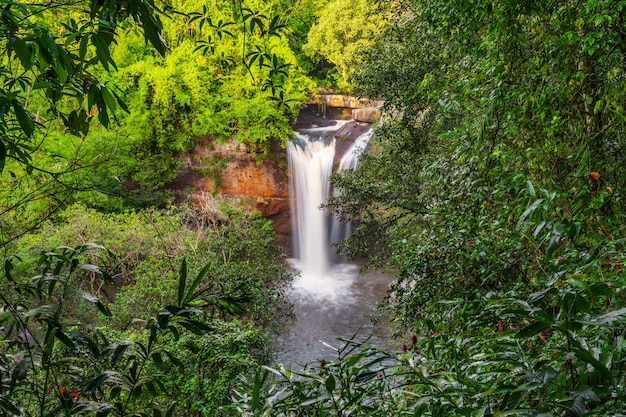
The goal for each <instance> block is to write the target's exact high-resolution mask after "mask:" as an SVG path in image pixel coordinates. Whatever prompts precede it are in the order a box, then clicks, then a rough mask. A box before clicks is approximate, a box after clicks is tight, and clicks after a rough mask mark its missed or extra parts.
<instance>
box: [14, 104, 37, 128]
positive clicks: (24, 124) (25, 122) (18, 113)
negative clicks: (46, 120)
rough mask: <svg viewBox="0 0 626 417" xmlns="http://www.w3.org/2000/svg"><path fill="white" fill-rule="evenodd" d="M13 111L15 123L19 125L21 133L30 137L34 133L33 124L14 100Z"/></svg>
mask: <svg viewBox="0 0 626 417" xmlns="http://www.w3.org/2000/svg"><path fill="white" fill-rule="evenodd" d="M13 111H15V117H16V118H17V122H18V123H19V124H20V127H21V128H22V131H23V132H24V133H25V134H26V136H28V137H30V136H32V135H33V133H34V132H35V122H33V119H32V118H31V117H30V115H29V114H28V113H27V112H26V110H24V108H23V107H22V105H21V104H20V103H18V101H17V100H15V99H14V100H13Z"/></svg>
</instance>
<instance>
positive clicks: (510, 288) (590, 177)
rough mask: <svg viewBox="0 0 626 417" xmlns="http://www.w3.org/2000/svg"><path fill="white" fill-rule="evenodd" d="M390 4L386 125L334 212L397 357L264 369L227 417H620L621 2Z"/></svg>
mask: <svg viewBox="0 0 626 417" xmlns="http://www.w3.org/2000/svg"><path fill="white" fill-rule="evenodd" d="M382 3H383V4H384V5H386V6H387V7H388V10H389V11H390V12H391V13H392V15H393V19H394V20H393V23H394V24H393V25H391V26H390V27H389V28H388V29H387V30H386V31H385V32H384V33H383V34H382V35H381V37H380V38H379V39H378V41H377V42H376V44H375V45H374V46H373V47H372V48H371V49H370V51H369V53H368V55H367V57H366V58H365V59H364V61H363V62H364V64H363V66H362V68H361V70H360V71H359V72H358V74H357V78H358V82H357V85H358V88H359V89H360V91H362V93H363V94H364V95H367V96H369V97H372V98H379V99H383V100H385V103H386V104H385V106H386V109H387V111H388V113H387V117H385V118H384V121H383V123H382V125H381V126H379V127H378V131H377V137H376V138H375V139H374V141H373V142H372V143H371V150H370V151H369V152H368V153H367V154H365V155H363V157H362V161H361V165H360V167H359V169H358V170H357V171H355V172H349V171H348V172H346V173H345V174H343V175H341V176H337V177H335V178H334V185H335V187H337V188H339V189H340V191H341V192H340V194H339V197H337V198H335V199H334V201H331V203H330V206H331V207H332V208H333V209H334V210H335V211H336V212H338V213H339V214H340V215H342V216H343V217H344V218H346V219H356V220H358V221H359V222H360V226H359V228H358V230H357V232H356V233H354V234H353V235H351V237H350V238H349V239H348V241H347V242H345V243H344V244H343V245H342V247H341V249H342V250H344V251H345V252H346V253H348V254H351V255H353V256H365V257H366V258H367V259H368V260H369V262H370V264H371V265H372V266H373V267H379V268H383V269H386V270H393V271H396V275H397V281H396V282H395V283H394V284H393V287H392V289H391V291H390V293H389V296H388V299H387V303H386V304H387V305H386V306H384V307H383V308H385V309H387V310H388V311H389V312H391V314H392V315H393V318H394V319H393V320H394V322H395V323H397V324H398V326H399V331H398V336H399V346H398V352H397V353H393V352H387V351H384V350H380V349H374V348H369V347H363V346H358V345H356V344H355V343H354V342H350V341H344V342H345V343H344V344H343V346H341V347H339V348H338V354H337V358H336V359H335V360H333V361H324V362H321V363H319V364H310V365H309V366H308V367H307V368H305V369H304V370H303V371H302V372H299V371H298V372H294V371H293V370H289V369H282V368H280V367H279V368H277V369H274V368H265V369H263V370H261V371H259V374H258V375H257V377H256V378H254V379H251V380H249V381H248V382H247V383H246V384H244V385H243V387H244V388H242V390H241V391H238V394H239V395H237V396H236V398H237V401H238V408H237V409H236V410H237V411H236V412H234V414H236V413H237V412H239V413H244V414H245V413H248V414H249V415H315V416H326V415H337V416H338V415H418V416H504V415H515V416H520V415H522V416H568V417H569V416H596V415H598V416H599V415H608V416H621V415H624V413H625V412H626V403H625V398H626V395H625V394H626V367H625V366H626V356H625V349H626V344H625V342H624V335H625V334H626V332H625V330H626V297H625V295H624V290H623V289H624V285H625V284H626V274H625V272H624V271H625V269H624V262H625V260H626V256H625V253H626V251H625V249H626V248H625V243H626V242H625V241H624V232H625V229H626V222H625V220H626V215H625V214H626V212H625V210H626V205H625V203H626V200H625V197H624V190H625V186H626V170H625V169H624V167H625V166H626V159H625V157H624V156H625V155H626V152H625V151H626V118H625V117H624V115H625V113H624V106H625V105H626V101H624V99H625V98H624V94H623V93H624V91H625V90H626V66H625V62H626V32H625V31H624V27H625V26H624V16H625V13H624V11H625V9H626V3H625V2H623V1H619V0H614V1H595V0H589V1H582V2H580V1H558V2H557V1H504V2H502V1H499V2H491V1H487V2H466V1H439V0H427V1H426V0H425V1H421V0H413V1H399V2H395V1H384V2H382ZM268 381H270V382H268Z"/></svg>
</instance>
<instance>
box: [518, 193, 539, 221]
mask: <svg viewBox="0 0 626 417" xmlns="http://www.w3.org/2000/svg"><path fill="white" fill-rule="evenodd" d="M541 203H543V198H540V199H537V200H535V201H534V202H533V203H532V204H531V205H530V206H528V208H527V209H526V210H524V212H523V213H522V215H521V216H520V217H519V220H518V221H517V225H516V227H520V226H521V225H522V224H523V223H524V222H525V221H526V218H527V217H528V216H529V215H530V214H531V213H533V212H534V211H535V210H537V208H538V207H539V206H540V205H541Z"/></svg>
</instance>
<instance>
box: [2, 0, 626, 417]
mask: <svg viewBox="0 0 626 417" xmlns="http://www.w3.org/2000/svg"><path fill="white" fill-rule="evenodd" d="M0 10H1V11H0V13H1V19H0V49H1V50H2V56H1V57H0V178H1V181H0V256H1V260H2V268H0V302H1V303H0V416H3V417H4V416H42V417H43V416H75V415H93V416H120V417H122V416H152V417H160V416H214V415H233V416H403V415H411V416H446V417H448V416H563V417H573V416H576V417H587V416H588V417H592V416H615V417H617V416H623V415H626V340H625V336H626V295H625V294H624V288H625V287H626V269H624V263H625V262H626V242H625V240H624V236H625V234H624V232H625V230H626V198H625V195H624V192H625V190H626V168H625V167H626V110H625V107H626V22H625V19H626V1H624V0H577V1H573V0H561V1H556V0H503V1H489V0H487V1H471V0H377V1H375V2H367V1H365V0H298V1H286V0H232V1H224V0H172V1H161V0H136V1H127V0H69V1H57V0H51V1H47V2H38V1H35V0H32V1H31V0H22V1H14V0H0ZM320 87H322V88H324V89H328V90H332V91H335V92H338V93H350V94H353V95H358V96H360V97H367V98H371V99H375V100H382V101H384V103H385V104H384V107H383V109H382V110H383V118H382V121H381V123H379V124H378V125H377V126H376V127H375V129H376V135H375V137H374V138H373V139H372V141H371V142H370V148H369V150H368V152H367V153H364V154H363V155H362V156H361V162H360V165H359V168H358V169H357V170H354V171H345V172H342V173H340V174H336V175H334V176H333V177H332V184H333V187H334V188H336V189H337V190H339V191H340V193H338V194H336V196H335V197H333V198H332V199H331V200H330V201H329V202H328V204H327V206H328V207H327V209H328V210H331V211H332V212H333V213H335V214H336V215H337V216H340V217H341V218H342V219H344V220H346V221H348V220H349V221H356V222H357V224H358V227H357V228H356V230H355V231H354V232H353V233H352V234H351V235H350V236H349V237H348V238H347V239H346V240H345V241H343V242H341V243H340V244H339V245H338V247H337V250H339V251H340V252H341V253H343V254H345V255H346V256H348V257H350V258H359V259H362V260H364V262H365V263H366V267H367V268H369V269H372V270H381V271H385V272H386V273H389V274H392V275H393V277H394V279H393V282H392V285H391V286H390V289H389V291H388V293H387V294H386V297H385V299H384V302H383V303H381V305H380V307H379V308H380V310H381V314H386V315H388V317H389V320H390V323H391V325H392V328H393V330H394V339H393V341H392V343H391V345H390V346H391V347H389V348H380V347H374V346H370V345H368V344H367V343H362V342H356V341H351V340H345V341H344V342H345V343H344V345H343V347H342V348H341V349H340V350H339V351H338V352H337V357H336V359H334V360H320V361H316V362H313V363H310V364H307V365H306V366H305V367H304V368H303V369H301V370H295V369H291V368H290V367H288V366H284V365H281V364H275V362H274V360H273V352H272V349H271V338H272V335H273V334H275V333H276V332H280V331H281V328H282V326H283V324H284V323H287V322H289V321H290V320H291V319H292V316H293V311H292V306H291V305H290V303H289V301H288V299H287V298H286V297H285V292H286V290H287V289H288V288H289V285H290V284H291V283H292V281H293V280H294V278H295V275H296V273H295V272H294V271H293V270H292V269H291V267H290V266H289V264H288V263H287V262H286V261H285V258H286V254H285V253H283V251H282V249H281V248H280V247H278V246H277V245H276V242H275V237H274V230H273V228H272V225H271V222H270V221H269V220H268V219H266V218H263V217H262V216H261V215H260V214H259V213H258V212H255V211H252V210H248V209H246V208H245V207H241V204H240V203H239V202H238V201H236V200H234V199H232V198H229V197H228V196H224V195H220V194H219V193H217V192H214V193H202V194H196V195H193V196H192V195H190V196H189V198H187V199H184V200H183V201H181V200H180V198H175V196H174V194H173V193H172V191H171V189H170V188H169V185H170V184H171V183H172V181H173V180H174V179H175V178H176V176H177V175H178V173H179V172H180V170H181V168H182V166H183V163H184V157H185V155H188V153H189V152H190V151H192V150H193V149H194V147H196V146H197V145H198V144H203V143H217V144H219V143H226V142H228V141H233V142H234V143H236V144H239V145H241V146H244V147H246V148H247V149H249V152H251V153H252V154H254V155H255V157H256V158H257V159H258V160H259V161H261V160H263V159H264V158H268V157H269V155H270V149H271V147H272V145H273V144H277V143H279V144H282V146H286V145H287V143H288V141H289V139H290V137H291V136H292V133H293V131H292V126H293V123H294V122H295V120H296V119H297V117H298V114H299V112H300V109H301V108H302V105H303V103H304V102H305V101H306V100H307V99H309V98H310V97H311V95H314V94H315V91H316V90H317V89H318V88H320ZM211 163H213V164H214V165H215V167H214V168H213V169H212V170H210V171H211V172H214V173H215V172H219V170H220V167H221V166H222V165H220V161H217V160H214V161H211Z"/></svg>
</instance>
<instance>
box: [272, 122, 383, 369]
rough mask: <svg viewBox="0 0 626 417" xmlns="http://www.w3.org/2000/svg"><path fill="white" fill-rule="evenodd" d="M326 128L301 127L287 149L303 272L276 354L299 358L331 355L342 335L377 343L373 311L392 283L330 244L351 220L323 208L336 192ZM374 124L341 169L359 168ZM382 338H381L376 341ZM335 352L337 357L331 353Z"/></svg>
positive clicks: (291, 360) (292, 360) (297, 264)
mask: <svg viewBox="0 0 626 417" xmlns="http://www.w3.org/2000/svg"><path fill="white" fill-rule="evenodd" d="M343 123H346V122H345V121H344V122H339V124H338V125H334V126H330V127H327V128H316V129H307V130H302V131H300V132H299V133H298V134H297V135H296V137H295V138H294V139H293V140H292V141H291V142H290V144H289V146H288V148H287V159H288V163H289V181H290V183H289V186H290V195H291V196H292V218H293V241H294V255H295V257H294V259H292V260H291V263H292V265H293V266H294V268H295V269H296V270H298V271H299V276H298V277H297V279H296V280H295V282H294V283H293V288H292V290H291V291H290V292H289V295H288V296H289V298H290V300H291V301H292V302H293V304H294V310H295V314H296V320H295V322H294V323H292V325H291V328H290V329H288V332H286V333H284V334H281V335H279V337H278V338H277V340H276V341H275V343H274V345H275V346H274V348H275V351H276V353H277V359H278V360H279V361H280V362H282V363H284V364H290V365H294V364H299V365H304V364H305V363H308V362H311V361H314V360H316V359H320V358H328V357H329V355H330V356H332V354H333V353H334V352H333V349H330V348H329V346H337V345H338V344H339V342H338V341H337V338H352V337H355V335H356V337H355V338H356V339H358V340H360V341H363V340H364V339H367V338H369V340H370V342H373V343H376V342H377V341H379V342H380V341H381V340H384V339H386V337H385V336H382V337H379V336H380V335H379V336H376V335H374V336H372V334H373V332H374V327H373V325H372V322H371V320H370V316H371V315H372V314H373V313H374V312H375V307H376V304H377V303H378V302H379V301H380V300H381V298H382V294H383V293H384V292H385V291H386V289H387V287H388V284H389V281H390V279H389V277H388V276H386V275H384V274H376V273H368V274H366V275H363V276H362V275H360V274H359V270H360V265H359V264H357V263H354V262H346V261H341V260H338V258H336V257H335V256H333V247H332V243H333V242H335V241H337V240H338V239H343V238H345V237H347V235H348V233H349V232H350V226H349V225H346V224H341V222H339V220H338V219H336V218H334V217H333V216H331V215H329V214H328V213H327V211H326V210H325V209H324V208H323V205H324V204H325V203H326V202H327V201H328V198H329V195H330V193H331V185H330V176H331V175H332V173H333V165H334V160H335V144H336V141H337V140H336V139H335V138H334V136H333V131H334V130H336V129H338V128H339V127H340V126H341V125H342V124H343ZM372 134H373V132H372V130H369V131H367V132H366V133H364V134H363V135H361V136H359V137H358V138H357V139H356V140H355V142H354V144H353V145H352V146H351V147H350V148H349V149H348V150H347V151H346V153H345V154H344V156H343V157H342V159H341V161H340V162H339V169H355V168H356V167H357V165H358V157H359V155H360V154H361V153H362V152H363V151H364V149H365V147H366V146H367V142H368V141H369V139H370V138H371V136H372ZM376 344H383V343H382V342H381V343H376ZM331 359H332V358H331Z"/></svg>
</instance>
